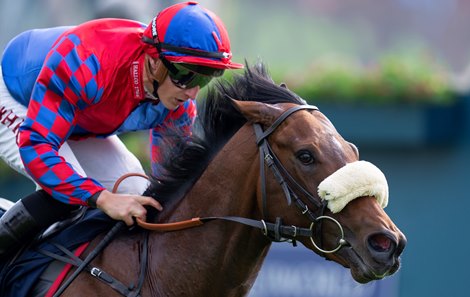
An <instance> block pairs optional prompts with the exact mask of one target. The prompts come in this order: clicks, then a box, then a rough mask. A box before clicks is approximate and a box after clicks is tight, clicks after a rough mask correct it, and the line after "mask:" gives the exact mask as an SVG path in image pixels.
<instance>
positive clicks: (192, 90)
mask: <svg viewBox="0 0 470 297" xmlns="http://www.w3.org/2000/svg"><path fill="white" fill-rule="evenodd" d="M200 89H201V88H200V87H199V86H195V87H193V88H190V89H186V90H185V92H184V94H185V95H186V96H188V98H191V99H196V97H197V94H198V93H199V90H200Z"/></svg>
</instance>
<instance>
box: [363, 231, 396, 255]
mask: <svg viewBox="0 0 470 297" xmlns="http://www.w3.org/2000/svg"><path fill="white" fill-rule="evenodd" d="M368 243H369V247H370V248H371V249H372V250H373V251H374V252H377V253H387V254H391V253H393V252H394V250H395V248H396V244H395V242H394V241H393V240H392V239H391V238H390V237H389V236H388V235H386V234H384V233H377V234H374V235H371V236H370V237H369V239H368Z"/></svg>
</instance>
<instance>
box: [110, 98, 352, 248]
mask: <svg viewBox="0 0 470 297" xmlns="http://www.w3.org/2000/svg"><path fill="white" fill-rule="evenodd" d="M299 110H318V108H317V107H316V106H312V105H299V106H295V107H292V108H290V109H289V110H287V111H286V112H284V113H283V114H282V115H281V116H280V117H279V118H277V119H276V121H274V123H273V124H272V125H271V126H270V127H269V128H268V129H266V130H265V131H263V129H262V128H261V126H260V125H259V124H254V125H253V127H254V129H255V134H256V137H257V140H256V143H257V145H258V147H259V150H260V175H261V190H262V203H263V216H264V218H265V219H266V218H267V194H266V173H265V165H267V166H268V167H269V168H270V169H271V170H272V172H273V173H274V176H275V178H276V180H277V182H278V183H279V184H280V185H281V187H282V190H283V191H284V195H285V197H286V199H287V203H288V205H291V203H292V200H294V202H295V205H296V206H297V207H298V208H299V209H300V211H301V212H302V214H303V215H305V216H307V218H308V219H309V221H310V222H311V224H310V227H309V228H304V227H297V226H293V225H291V226H286V225H282V220H281V218H279V217H278V218H276V222H275V223H269V222H266V221H265V219H263V220H253V219H248V218H243V217H234V216H224V217H203V218H199V217H196V218H192V219H190V220H185V221H179V222H174V223H147V222H144V221H142V220H140V219H138V218H137V219H136V221H137V224H138V225H139V226H140V227H142V228H144V229H147V230H151V231H158V232H169V231H178V230H183V229H188V228H193V227H197V226H201V225H203V224H204V223H206V222H209V221H213V220H225V221H231V222H237V223H240V224H244V225H248V226H251V227H254V228H258V229H261V230H262V232H263V234H264V235H265V236H267V237H268V238H269V239H270V240H272V241H276V242H279V241H285V239H290V240H292V242H293V244H294V246H295V245H296V242H295V241H296V238H297V237H299V236H301V237H309V238H310V241H311V242H312V244H313V246H314V247H315V248H316V249H317V250H318V251H320V252H321V253H324V254H328V253H334V252H336V251H338V250H339V249H340V248H341V247H343V246H344V245H346V244H347V242H346V240H345V239H344V231H343V227H342V226H341V224H340V223H339V222H338V221H337V220H336V219H334V218H332V217H330V216H325V215H323V213H324V211H325V209H326V205H327V202H323V203H322V202H320V201H318V200H317V199H315V197H314V196H313V195H312V194H311V193H310V192H308V191H307V190H306V189H305V188H304V187H302V186H301V185H300V184H299V183H298V182H297V181H296V180H295V179H294V178H293V177H292V176H291V175H290V174H289V172H288V171H287V170H286V169H285V167H284V166H283V165H282V164H281V162H280V161H279V159H278V158H277V156H276V155H275V154H274V152H273V151H272V149H271V147H270V145H269V143H268V141H267V138H268V137H269V135H271V134H272V133H273V132H274V131H275V130H276V128H277V127H278V126H279V125H280V124H281V123H282V122H284V120H285V119H286V118H287V117H289V116H290V115H291V114H293V113H294V112H296V111H299ZM132 175H138V176H143V177H146V176H145V175H141V174H132V173H130V174H127V175H125V176H123V177H121V178H120V179H119V180H118V181H117V182H116V186H118V185H119V183H120V182H121V181H122V180H123V179H125V178H127V177H129V176H132ZM286 179H287V180H288V181H289V183H290V184H292V185H293V186H294V187H295V188H296V189H297V190H300V192H302V193H303V195H304V196H306V197H307V198H308V200H309V201H310V202H311V203H313V204H314V205H315V206H316V207H317V209H318V210H319V211H320V215H318V216H316V215H315V214H314V213H313V212H312V211H311V210H310V209H309V208H308V205H307V204H306V203H304V202H303V201H302V200H301V199H300V198H299V197H298V196H297V195H296V194H295V192H294V191H293V190H292V189H291V187H290V186H289V183H288V182H286ZM323 220H330V221H332V222H333V223H335V224H336V225H337V226H338V230H339V233H340V238H339V240H338V245H337V246H336V247H335V248H333V249H332V250H324V249H322V248H321V247H320V246H319V245H318V244H317V243H316V242H315V241H314V239H313V237H314V235H315V233H316V232H315V230H314V227H317V228H319V229H321V224H322V221H323ZM320 239H321V235H320Z"/></svg>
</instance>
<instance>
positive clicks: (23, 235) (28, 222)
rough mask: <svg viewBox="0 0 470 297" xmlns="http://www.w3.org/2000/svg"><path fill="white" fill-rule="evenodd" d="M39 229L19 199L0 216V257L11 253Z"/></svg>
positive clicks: (29, 239)
mask: <svg viewBox="0 0 470 297" xmlns="http://www.w3.org/2000/svg"><path fill="white" fill-rule="evenodd" d="M40 230H41V228H40V226H39V225H38V224H37V222H36V220H35V219H34V218H33V217H32V216H31V214H30V213H29V211H28V210H27V209H26V207H25V206H24V204H23V202H22V201H21V200H20V201H18V202H16V203H15V205H13V206H12V207H11V208H10V209H9V210H8V211H7V212H6V213H5V214H4V215H3V216H2V217H1V218H0V259H4V258H5V257H7V256H9V255H11V254H12V252H13V251H15V250H17V249H18V248H20V247H21V246H22V245H23V244H25V243H27V242H29V241H31V239H32V238H33V237H34V236H35V235H36V234H37V233H38V232H39V231H40Z"/></svg>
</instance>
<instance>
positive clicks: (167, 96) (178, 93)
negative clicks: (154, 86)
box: [157, 75, 200, 110]
mask: <svg viewBox="0 0 470 297" xmlns="http://www.w3.org/2000/svg"><path fill="white" fill-rule="evenodd" d="M199 90H200V87H199V86H195V87H193V88H188V89H181V88H179V87H177V86H176V85H175V84H174V83H173V82H172V81H171V79H170V76H168V75H167V76H166V77H165V79H164V80H163V83H161V84H160V86H159V87H158V90H157V93H158V97H159V98H160V101H161V102H162V103H163V105H164V106H165V107H166V108H168V109H169V110H174V109H176V108H177V107H178V106H180V105H182V104H183V103H184V102H186V101H187V100H188V99H195V98H196V97H197V94H198V93H199Z"/></svg>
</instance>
